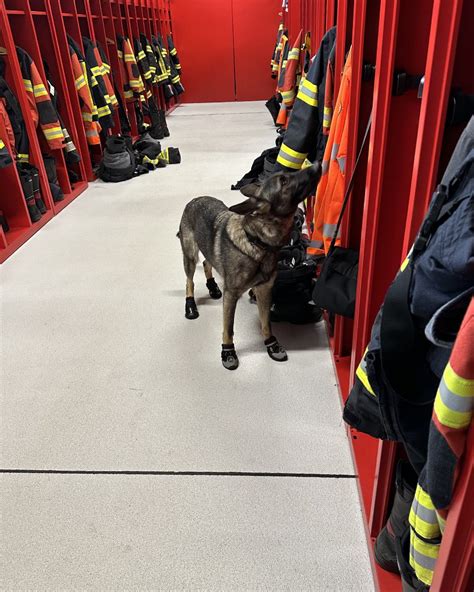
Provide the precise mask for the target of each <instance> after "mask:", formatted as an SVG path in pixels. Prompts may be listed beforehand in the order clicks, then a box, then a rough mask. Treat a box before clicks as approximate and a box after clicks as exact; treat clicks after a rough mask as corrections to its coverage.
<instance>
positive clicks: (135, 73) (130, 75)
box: [117, 35, 145, 101]
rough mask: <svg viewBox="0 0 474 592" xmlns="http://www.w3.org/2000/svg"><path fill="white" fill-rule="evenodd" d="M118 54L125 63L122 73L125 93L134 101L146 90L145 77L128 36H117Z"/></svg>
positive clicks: (127, 97) (126, 96) (128, 98)
mask: <svg viewBox="0 0 474 592" xmlns="http://www.w3.org/2000/svg"><path fill="white" fill-rule="evenodd" d="M117 44H118V56H119V60H120V61H121V63H122V64H123V67H122V74H123V80H124V93H125V98H126V99H127V100H129V101H130V100H131V101H134V100H136V99H137V98H139V97H140V95H141V94H143V92H144V91H145V85H144V83H143V79H142V77H141V76H140V70H139V69H138V64H137V61H136V59H135V55H134V53H133V49H132V46H131V44H130V40H129V39H128V37H122V36H121V35H119V36H118V37H117Z"/></svg>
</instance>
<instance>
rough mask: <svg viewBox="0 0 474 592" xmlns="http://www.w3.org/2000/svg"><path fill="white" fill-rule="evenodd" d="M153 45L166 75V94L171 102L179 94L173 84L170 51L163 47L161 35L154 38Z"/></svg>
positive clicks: (164, 81) (164, 80)
mask: <svg viewBox="0 0 474 592" xmlns="http://www.w3.org/2000/svg"><path fill="white" fill-rule="evenodd" d="M153 43H154V45H155V49H156V52H157V54H159V56H160V58H161V59H160V62H159V64H160V69H162V71H163V73H164V79H163V83H164V92H165V98H166V100H169V99H170V98H171V97H174V96H176V94H177V92H176V89H175V87H174V85H173V84H172V82H171V76H172V74H171V64H170V61H169V58H168V50H167V49H166V47H164V45H163V38H162V37H161V35H158V36H157V37H155V38H153Z"/></svg>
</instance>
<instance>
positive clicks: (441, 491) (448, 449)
mask: <svg viewBox="0 0 474 592" xmlns="http://www.w3.org/2000/svg"><path fill="white" fill-rule="evenodd" d="M456 300H458V299H455V301H454V302H451V303H449V304H448V305H446V306H445V307H443V310H442V311H441V312H440V313H439V314H438V315H437V316H438V317H444V318H438V319H437V320H436V323H435V324H436V325H438V326H439V327H440V328H441V330H442V328H443V327H444V326H445V325H446V320H448V322H449V317H450V316H451V315H452V314H453V309H454V312H455V307H456V306H457V305H458V302H456ZM430 332H431V334H432V336H433V337H434V338H435V339H441V340H442V341H446V340H447V341H448V342H449V341H451V340H452V336H451V335H446V334H445V333H444V332H443V334H441V335H439V334H438V331H437V329H436V327H432V329H431V331H430ZM473 344H474V298H471V301H470V304H469V307H468V309H467V312H466V315H465V317H464V320H463V321H462V324H461V328H460V329H459V333H458V335H457V337H456V341H455V343H454V347H453V350H452V353H451V357H450V359H449V362H448V365H447V366H446V369H445V370H444V373H443V377H442V378H441V382H440V384H439V387H438V391H437V393H436V398H435V401H434V409H433V416H432V419H431V425H430V432H429V439H428V458H427V461H426V465H425V467H424V468H423V470H422V472H421V475H420V478H419V480H418V486H417V488H416V492H415V499H414V500H413V504H412V508H411V512H410V517H409V522H410V565H411V567H412V568H413V570H414V572H415V574H416V577H417V578H418V579H419V580H421V581H422V582H423V583H424V584H427V585H428V586H430V585H431V583H432V580H433V575H434V569H435V565H436V560H437V558H438V555H439V549H440V544H441V538H442V534H443V532H444V527H445V524H446V519H447V517H448V513H449V508H450V505H451V502H452V497H453V492H454V489H455V485H456V479H457V476H458V475H459V473H460V461H461V458H462V456H463V453H464V451H465V448H466V440H467V435H468V430H469V428H470V427H471V425H472V418H473V415H474V356H473V355H472V347H473Z"/></svg>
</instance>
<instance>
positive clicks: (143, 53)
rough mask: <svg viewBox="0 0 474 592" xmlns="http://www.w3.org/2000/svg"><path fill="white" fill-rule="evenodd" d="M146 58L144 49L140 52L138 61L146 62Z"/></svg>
mask: <svg viewBox="0 0 474 592" xmlns="http://www.w3.org/2000/svg"><path fill="white" fill-rule="evenodd" d="M145 58H146V55H145V52H144V51H143V49H142V50H141V51H139V52H138V59H139V60H144V59H145Z"/></svg>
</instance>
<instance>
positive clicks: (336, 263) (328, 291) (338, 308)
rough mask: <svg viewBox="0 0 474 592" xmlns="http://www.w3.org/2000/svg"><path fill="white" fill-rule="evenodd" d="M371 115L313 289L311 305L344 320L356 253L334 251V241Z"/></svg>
mask: <svg viewBox="0 0 474 592" xmlns="http://www.w3.org/2000/svg"><path fill="white" fill-rule="evenodd" d="M371 123H372V115H371V116H370V117H369V122H368V123H367V128H366V130H365V135H364V139H363V140H362V145H361V147H360V150H359V154H358V155H357V160H356V163H355V166H354V170H353V171H352V175H351V178H350V181H349V184H348V185H347V189H346V194H345V196H344V201H343V204H342V208H341V213H340V214H339V220H338V221H337V225H336V230H335V232H334V236H333V238H332V241H331V245H330V246H329V250H328V254H327V255H326V259H325V261H324V263H323V266H322V269H321V273H320V275H319V278H318V280H317V282H316V284H315V286H314V291H313V301H314V302H315V304H316V305H317V306H319V307H321V308H324V309H325V310H327V311H328V312H332V313H334V314H338V315H341V316H343V317H349V318H351V319H352V318H354V312H355V300H356V291H357V272H358V269H359V252H358V251H355V250H354V249H347V248H345V247H336V240H337V236H338V234H339V229H340V227H341V222H342V217H343V216H344V212H345V210H346V207H347V204H348V202H349V197H350V194H351V191H352V188H353V186H354V176H355V172H356V170H357V165H358V164H359V161H360V157H361V155H362V152H363V150H364V147H365V145H366V143H367V138H368V137H369V131H370V126H371Z"/></svg>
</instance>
